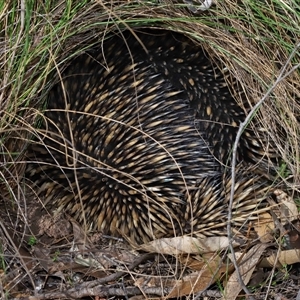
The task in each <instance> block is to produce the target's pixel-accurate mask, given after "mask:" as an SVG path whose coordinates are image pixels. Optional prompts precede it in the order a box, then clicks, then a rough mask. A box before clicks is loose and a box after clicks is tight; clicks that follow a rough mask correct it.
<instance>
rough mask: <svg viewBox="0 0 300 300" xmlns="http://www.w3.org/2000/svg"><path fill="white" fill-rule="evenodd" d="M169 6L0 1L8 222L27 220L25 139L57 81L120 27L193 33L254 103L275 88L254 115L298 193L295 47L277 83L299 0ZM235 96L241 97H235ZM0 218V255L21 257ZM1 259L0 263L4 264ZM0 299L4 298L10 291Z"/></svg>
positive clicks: (0, 106)
mask: <svg viewBox="0 0 300 300" xmlns="http://www.w3.org/2000/svg"><path fill="white" fill-rule="evenodd" d="M175 2H176V1H171V0H169V1H154V0H149V1H125V0H124V1H103V0H97V1H87V0H86V1H82V0H74V1H71V0H68V1H50V0H45V1H25V0H19V1H14V0H6V1H2V2H1V3H0V66H1V67H0V136H1V143H0V146H1V150H0V151H1V152H0V201H1V203H5V207H7V209H8V210H9V211H12V212H13V213H12V214H11V215H8V219H10V221H12V224H17V223H19V222H21V223H22V222H23V223H24V222H25V223H26V215H25V214H24V213H22V211H23V208H24V206H26V201H27V200H26V188H25V185H24V184H23V181H22V176H23V172H24V168H25V161H24V154H25V153H26V147H27V144H28V139H31V138H32V137H33V136H34V133H35V128H37V127H38V120H39V117H40V116H41V113H42V110H43V108H44V107H45V99H46V95H47V91H48V90H49V88H50V86H51V84H52V83H53V82H52V81H53V78H57V76H58V74H59V73H60V72H61V71H62V70H63V68H64V66H66V64H67V62H68V61H69V60H70V59H71V58H72V57H74V56H76V55H77V54H78V53H80V52H82V51H84V50H86V49H88V48H91V47H92V46H93V45H94V44H95V43H96V42H97V41H101V40H102V39H104V38H105V37H107V36H108V35H109V33H110V32H112V31H121V30H124V29H125V28H127V29H130V28H136V27H149V26H151V27H158V28H166V29H170V30H174V31H178V32H181V33H183V34H185V35H187V36H189V37H190V38H191V39H193V40H194V41H195V42H198V43H199V44H201V45H202V47H204V48H205V49H206V50H207V52H208V53H209V55H210V56H211V59H212V60H215V61H216V62H217V63H220V62H222V64H223V65H225V66H226V67H227V69H229V70H230V75H231V76H230V78H228V81H229V82H232V81H235V80H237V82H238V84H239V85H240V86H241V87H242V88H243V89H244V92H245V94H246V95H247V98H248V100H249V103H250V105H251V106H252V107H253V106H254V105H255V104H256V103H257V102H258V101H259V100H260V99H262V98H263V97H264V95H266V93H267V92H268V91H269V89H270V88H271V87H273V89H272V92H271V93H270V95H269V96H268V97H267V98H266V99H265V101H264V102H263V103H262V105H261V107H260V108H259V111H257V112H256V113H255V116H254V118H255V120H256V121H255V122H256V124H257V128H265V130H267V131H268V133H269V137H270V139H271V140H272V141H273V142H274V143H275V144H276V145H277V149H276V151H277V152H278V155H279V156H280V157H281V158H282V165H281V166H279V167H281V168H282V169H283V171H282V172H281V174H279V175H281V177H282V180H284V181H286V183H287V185H289V186H290V187H291V188H292V189H293V190H295V191H298V192H299V190H300V184H299V181H300V178H299V173H300V172H299V170H300V159H299V158H300V153H299V149H300V132H299V131H300V127H299V121H300V72H299V68H298V64H299V61H300V54H299V53H300V48H298V49H299V51H296V53H295V55H294V56H293V57H292V59H291V61H290V62H289V63H288V66H287V68H286V70H284V72H283V77H282V79H281V80H279V83H278V84H276V86H273V85H274V83H275V82H276V80H277V79H278V76H279V74H280V73H281V71H282V67H283V66H284V65H285V63H286V62H287V60H288V57H289V55H290V54H291V53H292V52H293V50H294V49H295V48H296V47H297V46H299V45H298V43H299V42H300V41H299V37H300V27H299V24H300V4H299V3H298V1H296V0H295V1H290V0H281V1H280V0H268V1H255V0H247V1H246V0H245V1H234V0H232V1H230V0H228V1H216V2H217V4H216V5H213V6H212V7H210V8H209V9H208V10H207V11H205V12H201V11H198V12H197V14H194V13H193V9H192V10H191V7H190V6H189V4H186V3H185V1H182V2H180V3H177V2H176V3H175ZM194 2H197V1H194ZM192 8H194V9H195V8H197V4H195V5H194V6H192ZM221 67H223V66H221V65H220V68H221ZM232 92H233V93H234V90H232ZM235 96H236V100H237V101H239V100H240V99H239V95H235ZM3 207H4V206H3ZM14 215H16V216H17V217H16V218H15V219H14ZM0 222H1V224H2V226H1V228H2V230H0V232H1V237H3V238H2V242H0V246H1V244H2V247H1V248H0V249H1V251H3V253H4V254H5V253H6V251H7V249H10V251H12V250H11V249H15V250H16V251H12V252H11V254H12V256H14V255H15V256H16V257H17V256H18V255H19V254H16V252H17V250H18V247H19V246H20V245H15V246H14V247H15V248H14V247H13V246H9V245H12V244H14V243H15V242H14V240H13V239H10V238H8V237H7V236H9V235H10V231H9V232H8V231H6V229H5V225H4V224H5V222H4V220H3V221H2V220H0ZM7 261H8V260H7V259H4V258H3V259H2V265H5V264H6V262H7ZM23 262H24V261H23ZM2 268H3V269H4V267H2ZM26 268H27V267H26ZM0 269H1V264H0ZM31 280H33V279H31ZM2 296H3V299H5V298H4V297H6V295H4V294H2Z"/></svg>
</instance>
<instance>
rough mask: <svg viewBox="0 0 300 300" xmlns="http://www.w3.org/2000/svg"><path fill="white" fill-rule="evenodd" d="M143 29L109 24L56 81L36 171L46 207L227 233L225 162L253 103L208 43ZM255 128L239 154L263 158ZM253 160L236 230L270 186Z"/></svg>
mask: <svg viewBox="0 0 300 300" xmlns="http://www.w3.org/2000/svg"><path fill="white" fill-rule="evenodd" d="M146 31H147V33H145V32H144V33H143V32H141V31H136V32H135V34H136V36H137V37H138V38H137V37H136V36H133V35H132V33H131V32H123V34H122V35H112V36H111V37H110V38H107V39H106V40H105V41H104V43H103V46H102V45H101V46H100V45H99V47H98V48H97V49H95V48H94V49H93V50H91V51H89V52H87V53H85V54H81V55H79V56H78V57H77V58H76V59H74V60H72V61H71V62H70V64H69V66H68V67H67V69H66V70H65V71H64V72H63V73H62V81H60V82H58V83H56V84H55V85H54V87H53V88H52V89H51V91H50V92H49V96H48V100H47V110H46V112H45V114H44V117H45V118H44V121H43V125H42V128H41V131H40V132H41V139H40V140H39V142H36V143H34V144H33V145H32V147H31V149H30V151H32V154H31V163H29V164H28V168H27V174H28V176H29V178H30V179H31V180H32V182H33V183H34V186H35V187H36V189H37V191H38V193H39V194H40V195H43V197H44V199H45V203H46V206H47V207H50V208H53V209H58V210H64V211H66V212H67V213H68V214H70V215H71V216H73V217H74V218H75V219H76V220H78V221H79V222H80V223H84V219H85V221H86V223H87V224H88V225H89V227H90V228H92V229H95V230H99V231H102V232H104V233H106V234H110V235H114V236H124V237H127V238H128V239H129V240H131V241H133V242H136V243H143V242H147V241H149V240H153V239H156V238H160V237H169V236H174V235H182V234H187V233H188V234H189V233H191V232H192V233H193V234H194V235H196V236H197V235H199V236H207V235H226V226H225V225H224V224H226V216H227V206H228V201H229V188H228V187H229V185H230V182H231V178H230V176H228V175H225V167H224V165H226V163H227V162H228V161H229V160H228V159H229V158H230V155H231V150H232V146H233V143H234V140H235V137H236V133H237V130H238V125H239V123H240V122H241V121H243V120H244V118H245V112H244V110H243V109H242V108H241V107H240V106H239V105H238V104H237V102H236V101H235V100H234V98H233V97H232V95H231V93H230V90H229V88H228V86H227V83H226V80H225V77H224V76H226V75H224V74H223V73H222V72H221V71H220V70H219V69H218V68H217V67H216V66H215V65H214V64H213V63H212V62H211V60H210V59H209V58H208V56H207V55H206V53H205V51H204V50H203V49H202V48H201V47H200V46H199V45H195V44H194V43H192V42H191V41H190V40H189V39H188V38H186V37H184V36H183V35H181V34H178V33H174V32H171V31H165V30H161V31H159V30H146ZM255 138H256V137H255V136H254V134H252V132H251V131H250V130H247V129H246V132H245V133H244V135H243V136H242V139H241V141H240V144H239V149H238V162H239V163H240V164H243V162H248V163H251V162H253V161H254V160H255V157H257V161H258V160H259V159H260V157H259V149H257V148H259V142H258V141H256V142H254V143H253V142H252V141H251V139H255ZM257 145H258V146H257ZM245 166H246V164H245ZM245 168H246V167H240V168H239V170H238V171H237V172H238V174H237V184H236V192H235V198H234V212H233V215H234V216H236V218H235V220H236V221H235V222H233V226H235V227H236V228H237V229H238V230H243V229H242V228H243V226H244V227H246V229H247V225H245V224H247V222H246V221H247V218H249V219H255V218H256V217H255V215H252V213H253V212H254V211H255V209H256V208H257V207H258V206H259V205H262V203H263V200H264V197H265V191H266V187H265V186H264V184H263V181H262V180H260V177H259V176H258V175H251V174H248V173H249V172H247V168H246V170H245ZM251 216H252V217H251Z"/></svg>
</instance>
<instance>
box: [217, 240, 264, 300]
mask: <svg viewBox="0 0 300 300" xmlns="http://www.w3.org/2000/svg"><path fill="white" fill-rule="evenodd" d="M267 247H268V245H267V244H259V245H255V246H254V247H253V248H251V249H250V250H249V251H248V252H247V253H246V254H245V253H235V255H236V258H237V259H238V258H239V257H241V256H243V259H242V261H241V263H240V264H239V271H240V274H241V277H242V279H243V281H244V283H245V284H248V282H249V281H250V278H251V276H252V273H253V271H254V270H255V267H256V265H257V263H258V261H259V260H260V258H261V256H262V254H263V252H264V251H265V249H266V248H267ZM228 257H229V258H231V259H232V254H228ZM241 290H242V288H241V285H240V283H239V281H238V277H237V271H235V272H234V273H233V274H232V275H231V276H230V278H229V280H228V282H227V285H226V287H225V291H224V297H223V298H222V299H224V300H225V299H226V300H233V299H236V298H237V296H238V295H239V293H240V291H241Z"/></svg>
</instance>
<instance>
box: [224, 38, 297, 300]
mask: <svg viewBox="0 0 300 300" xmlns="http://www.w3.org/2000/svg"><path fill="white" fill-rule="evenodd" d="M299 48H300V43H299V44H297V45H296V46H295V48H294V49H293V51H292V53H291V54H290V56H289V57H288V59H287V61H286V63H285V64H284V66H283V68H282V69H281V71H280V74H279V76H278V77H277V79H276V81H275V82H274V84H273V85H272V86H271V87H270V88H269V90H268V91H267V93H266V94H265V95H264V96H263V97H262V98H261V99H260V100H259V102H257V103H256V105H255V106H254V107H253V108H252V109H251V111H250V113H249V114H248V116H247V117H246V119H245V121H244V122H242V123H241V124H240V127H239V130H238V133H237V136H236V139H235V142H234V145H233V151H232V152H233V153H232V167H231V178H232V182H231V190H230V201H229V208H228V215H227V218H228V223H227V235H228V239H229V249H230V251H231V253H232V262H233V265H234V267H235V269H236V272H237V278H238V280H239V283H240V285H241V287H242V289H243V290H244V292H245V293H246V294H247V295H248V297H249V299H253V297H252V296H251V293H250V291H249V290H248V288H247V287H246V285H245V283H244V281H243V279H242V276H241V274H240V271H239V268H238V264H237V260H236V257H235V252H234V247H233V245H232V235H231V220H232V204H233V196H234V185H235V168H236V155H237V147H238V143H239V140H240V138H241V135H242V133H243V131H244V129H245V128H246V126H247V124H248V123H249V122H250V119H251V118H252V117H253V116H254V114H255V112H256V111H257V110H258V109H259V107H260V106H261V105H262V103H263V102H264V101H265V100H266V99H267V97H269V95H270V94H271V93H272V92H273V90H274V88H275V87H276V86H277V84H278V83H279V82H280V81H281V80H283V79H285V78H286V77H287V76H289V75H290V74H291V73H292V72H294V71H295V70H296V69H298V68H299V67H300V64H297V65H295V66H294V67H293V68H292V69H291V70H290V71H288V72H287V73H286V74H285V75H284V73H285V71H286V69H287V67H288V65H289V63H290V62H291V60H292V58H293V57H294V56H295V54H296V52H297V50H298V49H299Z"/></svg>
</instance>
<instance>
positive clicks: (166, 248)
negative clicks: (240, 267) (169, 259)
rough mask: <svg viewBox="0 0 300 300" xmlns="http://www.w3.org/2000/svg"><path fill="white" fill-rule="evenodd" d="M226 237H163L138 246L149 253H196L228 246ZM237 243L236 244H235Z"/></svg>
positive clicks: (208, 251) (213, 250)
mask: <svg viewBox="0 0 300 300" xmlns="http://www.w3.org/2000/svg"><path fill="white" fill-rule="evenodd" d="M228 244H229V243H228V238H227V237H208V238H203V239H197V238H193V237H189V236H181V237H174V238H163V239H158V240H155V241H152V242H150V243H147V244H143V245H141V246H140V249H141V250H144V251H147V252H150V253H153V252H155V253H161V254H169V255H178V254H182V253H186V254H198V253H201V254H202V253H210V252H215V251H220V250H221V249H224V248H226V247H228ZM235 245H237V244H235Z"/></svg>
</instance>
